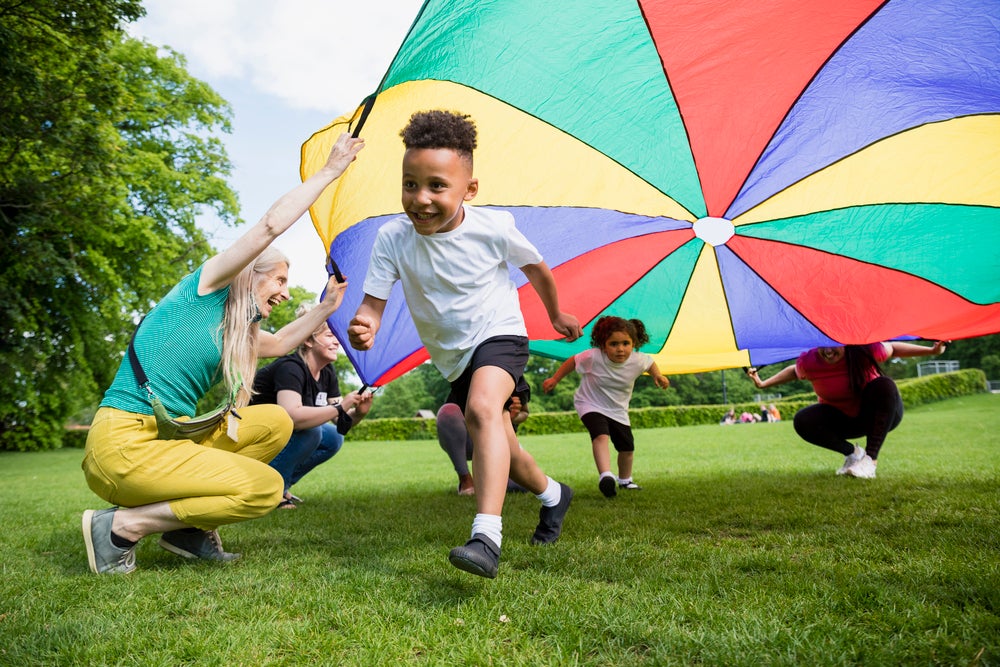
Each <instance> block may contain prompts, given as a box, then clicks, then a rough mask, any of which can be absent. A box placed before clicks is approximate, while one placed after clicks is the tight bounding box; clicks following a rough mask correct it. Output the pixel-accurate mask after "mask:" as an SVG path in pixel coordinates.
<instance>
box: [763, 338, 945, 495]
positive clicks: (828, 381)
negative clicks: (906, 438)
mask: <svg viewBox="0 0 1000 667" xmlns="http://www.w3.org/2000/svg"><path fill="white" fill-rule="evenodd" d="M945 345H946V344H945V343H944V342H942V341H937V342H935V343H934V345H933V346H932V347H927V346H924V345H916V344H914V343H900V342H891V343H872V344H870V345H847V346H842V347H817V348H813V349H811V350H808V351H806V352H803V353H802V354H801V355H799V358H798V360H797V361H796V362H795V363H794V364H792V365H790V366H786V367H785V368H783V369H782V370H780V371H778V372H777V373H775V374H774V375H772V376H771V377H770V378H768V379H767V380H761V378H760V376H759V375H758V374H757V369H755V368H751V369H749V370H748V371H747V375H749V376H750V379H751V380H753V383H754V384H755V385H757V387H758V388H759V389H767V388H770V387H774V386H776V385H779V384H784V383H785V382H791V381H793V380H808V381H809V382H811V383H812V386H813V391H815V392H816V397H817V398H818V399H819V402H818V403H816V404H814V405H810V406H808V407H805V408H802V409H801V410H799V411H798V412H797V413H795V418H794V420H793V423H794V425H795V432H796V433H798V434H799V437H801V438H802V439H803V440H805V441H806V442H809V443H812V444H814V445H818V446H820V447H824V448H826V449H830V450H833V451H835V452H838V453H839V454H842V455H843V456H844V465H843V466H841V467H840V469H839V470H837V474H838V475H848V476H850V477H860V478H863V479H873V478H874V477H875V468H876V466H877V465H878V455H879V451H880V450H881V448H882V444H883V443H884V442H885V438H886V436H887V435H888V433H889V431H891V430H893V429H894V428H896V427H897V426H899V423H900V422H901V421H902V419H903V400H902V398H901V397H900V395H899V389H898V388H897V387H896V383H895V382H893V381H892V378H889V377H887V376H885V375H883V374H882V368H881V366H880V364H881V363H884V362H885V361H887V360H888V359H890V358H892V357H894V356H895V357H921V356H931V355H937V354H941V353H942V352H944V350H945ZM861 437H864V438H865V448H864V449H862V448H861V447H859V446H858V445H854V444H852V443H851V442H850V441H849V440H848V439H849V438H861Z"/></svg>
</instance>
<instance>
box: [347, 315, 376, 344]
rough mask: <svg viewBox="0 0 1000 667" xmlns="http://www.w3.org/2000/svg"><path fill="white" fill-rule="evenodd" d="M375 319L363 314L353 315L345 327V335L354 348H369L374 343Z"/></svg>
mask: <svg viewBox="0 0 1000 667" xmlns="http://www.w3.org/2000/svg"><path fill="white" fill-rule="evenodd" d="M374 323H375V321H374V320H373V319H372V318H370V317H366V316H365V315H355V316H354V319H352V320H351V323H350V324H349V325H348V327H347V337H348V339H349V340H350V342H351V347H353V348H354V349H355V350H370V349H371V348H372V345H374V344H375V328H374Z"/></svg>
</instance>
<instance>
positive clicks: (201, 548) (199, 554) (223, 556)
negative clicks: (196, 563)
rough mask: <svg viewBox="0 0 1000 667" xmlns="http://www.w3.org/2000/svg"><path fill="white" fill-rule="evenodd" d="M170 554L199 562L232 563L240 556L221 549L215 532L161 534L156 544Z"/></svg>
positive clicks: (172, 532) (217, 532)
mask: <svg viewBox="0 0 1000 667" xmlns="http://www.w3.org/2000/svg"><path fill="white" fill-rule="evenodd" d="M157 544H159V545H160V546H161V547H163V548H164V549H166V550H167V551H169V552H170V553H174V554H177V555H178V556H183V557H184V558H200V559H201V560H217V561H233V560H237V559H238V558H239V557H240V554H233V553H229V552H228V551H225V550H224V549H223V548H222V539H221V538H220V537H219V531H217V530H188V529H186V528H181V529H180V530H171V531H170V532H167V533H163V536H162V537H160V541H159V542H158V543H157Z"/></svg>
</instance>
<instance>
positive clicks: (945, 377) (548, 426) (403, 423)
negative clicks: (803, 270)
mask: <svg viewBox="0 0 1000 667" xmlns="http://www.w3.org/2000/svg"><path fill="white" fill-rule="evenodd" d="M897 384H898V385H899V393H900V394H901V395H902V397H903V405H904V406H905V407H907V408H912V407H915V406H917V405H923V404H925V403H933V402H935V401H941V400H944V399H946V398H954V397H956V396H968V395H970V394H978V393H983V392H985V391H987V384H986V374H985V373H983V371H981V370H979V369H976V368H972V369H968V370H961V371H955V372H953V373H937V374H935V375H928V376H925V377H921V378H910V379H908V380H899V381H898V382H897ZM770 402H771V401H768V403H770ZM773 402H774V404H775V405H776V406H777V407H778V410H780V411H781V415H782V418H783V419H790V418H791V417H792V415H794V414H795V413H796V412H797V411H798V410H800V409H802V408H804V407H805V406H807V405H811V404H812V403H815V402H816V395H815V394H811V393H810V394H797V395H795V396H788V397H786V398H783V399H781V400H778V401H773ZM729 407H732V408H733V409H734V410H735V412H736V414H737V415H738V414H740V413H741V412H751V413H756V412H760V403H736V404H733V405H732V406H727V405H675V406H669V407H663V408H638V409H635V410H630V411H629V415H630V416H631V418H632V427H633V428H637V429H640V428H665V427H671V426H693V425H696V424H718V423H719V421H720V420H721V419H722V417H723V415H724V414H725V413H726V411H727V410H728V409H729ZM577 432H579V433H584V432H586V429H584V427H583V424H582V423H580V418H579V417H577V415H576V412H540V413H534V414H532V415H531V418H530V419H529V420H528V421H526V422H524V424H522V425H521V428H520V429H519V430H518V433H520V434H523V435H546V434H551V433H577ZM347 437H348V439H349V440H436V439H437V427H436V425H435V423H434V420H433V419H420V418H413V419H366V420H364V421H362V422H359V423H358V424H357V425H356V426H355V427H354V428H352V429H351V432H350V434H349V435H348V436H347ZM86 439H87V432H86V431H85V430H78V431H67V432H66V435H65V436H64V438H63V446H64V447H83V446H84V444H85V442H86Z"/></svg>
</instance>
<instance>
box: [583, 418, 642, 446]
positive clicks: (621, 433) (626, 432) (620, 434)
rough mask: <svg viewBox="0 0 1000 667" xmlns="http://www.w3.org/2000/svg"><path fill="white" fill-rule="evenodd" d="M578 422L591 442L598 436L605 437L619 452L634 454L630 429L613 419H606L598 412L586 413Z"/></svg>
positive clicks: (633, 441) (633, 443) (633, 439)
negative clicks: (585, 430)
mask: <svg viewBox="0 0 1000 667" xmlns="http://www.w3.org/2000/svg"><path fill="white" fill-rule="evenodd" d="M580 421H582V422H583V425H584V426H586V427H587V432H589V433H590V439H591V441H593V440H596V439H597V436H599V435H606V436H609V437H610V438H611V444H613V445H614V446H615V450H616V451H619V452H634V451H635V438H634V437H632V427H631V426H628V425H626V424H622V423H621V422H616V421H615V420H614V419H608V418H607V417H605V416H604V415H602V414H601V413H600V412H588V413H587V414H585V415H584V416H582V417H580Z"/></svg>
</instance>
